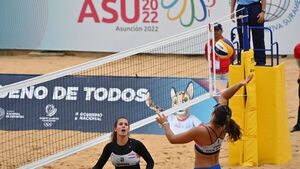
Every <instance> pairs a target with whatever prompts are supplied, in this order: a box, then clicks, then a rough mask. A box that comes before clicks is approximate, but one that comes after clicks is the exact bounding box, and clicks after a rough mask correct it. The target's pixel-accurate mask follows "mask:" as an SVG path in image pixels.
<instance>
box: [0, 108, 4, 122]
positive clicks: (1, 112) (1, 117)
mask: <svg viewBox="0 0 300 169" xmlns="http://www.w3.org/2000/svg"><path fill="white" fill-rule="evenodd" d="M4 116H5V110H4V109H3V108H1V107H0V120H1V119H3V118H4Z"/></svg>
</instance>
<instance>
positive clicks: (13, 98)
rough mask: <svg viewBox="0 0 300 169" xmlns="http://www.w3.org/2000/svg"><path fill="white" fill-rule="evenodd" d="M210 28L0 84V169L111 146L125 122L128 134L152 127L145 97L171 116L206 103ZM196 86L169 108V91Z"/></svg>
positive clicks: (30, 165)
mask: <svg viewBox="0 0 300 169" xmlns="http://www.w3.org/2000/svg"><path fill="white" fill-rule="evenodd" d="M210 37H211V33H209V29H208V26H204V27H200V28H197V29H193V30H190V31H187V32H184V33H181V34H178V35H175V36H172V37H168V38H165V39H162V40H159V41H156V42H152V43H149V44H146V45H143V46H140V47H137V48H133V49H130V50H126V51H122V52H119V53H116V54H112V55H110V56H107V57H104V58H99V59H96V60H93V61H90V62H87V63H83V64H80V65H77V66H73V67H70V68H66V69H63V70H59V71H56V72H53V73H49V74H45V75H41V76H35V77H32V76H26V77H25V78H24V77H23V78H21V81H13V82H14V83H12V82H11V81H9V82H1V83H2V84H1V85H2V87H1V88H0V117H1V118H0V126H1V130H0V136H1V144H0V167H1V168H18V167H21V166H23V168H36V167H40V166H42V165H45V164H47V163H50V162H52V161H55V160H57V159H60V158H63V157H66V156H68V155H71V154H74V153H76V152H78V151H80V150H83V149H86V148H88V147H91V146H94V145H96V144H99V143H101V142H103V141H106V140H108V139H109V138H110V134H111V133H110V132H111V131H112V128H113V123H114V121H115V120H116V119H117V118H118V117H119V116H126V117H127V118H128V119H129V121H130V123H131V124H132V125H131V130H134V129H137V128H141V127H143V126H145V125H147V124H150V123H152V122H154V121H155V113H154V112H153V111H152V110H151V109H149V107H147V105H146V104H145V101H146V98H147V97H146V96H147V93H151V97H152V98H153V100H155V101H156V102H157V103H158V104H159V105H161V106H162V107H163V108H164V110H165V111H164V113H166V114H171V113H173V112H176V111H178V110H182V109H185V108H188V107H191V106H192V105H195V104H197V103H199V102H201V101H203V100H205V99H208V98H210V97H211V95H210V92H211V91H212V75H211V72H210V70H209V65H210V63H209V61H208V60H207V59H206V58H205V57H204V56H203V54H204V48H205V44H206V43H207V42H208V39H210ZM191 82H192V83H193V84H194V97H193V99H191V100H189V101H188V102H184V103H183V104H180V105H178V106H175V107H171V105H172V104H171V101H170V94H169V93H170V88H171V87H175V88H176V89H178V90H184V89H185V88H186V86H187V85H188V83H191Z"/></svg>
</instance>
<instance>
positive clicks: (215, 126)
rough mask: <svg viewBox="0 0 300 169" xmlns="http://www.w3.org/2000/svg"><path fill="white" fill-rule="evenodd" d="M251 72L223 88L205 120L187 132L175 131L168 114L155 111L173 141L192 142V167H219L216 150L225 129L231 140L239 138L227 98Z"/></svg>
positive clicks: (200, 168)
mask: <svg viewBox="0 0 300 169" xmlns="http://www.w3.org/2000/svg"><path fill="white" fill-rule="evenodd" d="M252 78H253V75H250V76H248V78H247V79H246V80H244V81H241V82H240V83H237V84H236V85H234V86H232V87H229V88H227V89H226V90H225V91H223V92H222V94H221V96H220V98H219V103H218V104H217V105H216V106H215V108H214V110H213V112H212V118H211V120H210V122H209V123H208V124H205V125H199V126H198V127H195V128H192V129H190V130H188V131H186V132H183V133H180V134H177V135H175V134H174V133H173V132H172V130H171V129H170V126H169V124H168V121H167V118H166V117H165V116H164V115H163V114H160V113H158V117H157V118H156V120H157V122H158V123H160V124H161V125H162V126H163V128H164V130H165V134H166V136H167V139H168V140H169V142H170V143H172V144H182V143H188V142H191V141H194V142H195V169H220V168H221V166H220V164H219V151H220V149H221V144H222V142H223V139H224V137H225V134H226V133H228V137H229V139H230V140H231V141H237V140H239V139H240V138H241V131H240V127H239V126H238V125H237V124H236V123H235V122H234V120H232V119H231V115H232V113H231V110H230V108H229V107H228V105H227V102H228V100H229V99H230V98H231V97H232V96H233V95H234V94H235V93H236V92H237V91H238V90H239V89H240V88H241V87H242V86H246V85H247V84H248V83H249V82H250V81H251V79H252Z"/></svg>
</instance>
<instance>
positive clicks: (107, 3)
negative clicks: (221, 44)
mask: <svg viewBox="0 0 300 169" xmlns="http://www.w3.org/2000/svg"><path fill="white" fill-rule="evenodd" d="M215 3H216V0H130V1H129V0H102V1H99V0H94V1H93V0H84V2H83V5H82V7H81V10H80V14H79V17H78V20H77V22H78V23H83V22H86V21H89V22H90V21H92V22H94V23H102V24H112V23H116V22H124V23H128V24H133V23H143V24H152V25H153V24H158V23H159V22H160V20H159V19H160V17H159V14H161V15H162V16H165V17H166V18H167V19H168V20H171V21H177V22H179V23H180V24H181V25H182V26H184V27H190V26H191V25H193V23H194V22H195V21H196V22H202V21H204V20H205V19H206V18H207V17H208V15H209V14H208V9H209V8H211V7H213V6H214V5H215ZM160 7H161V10H160V13H159V8H160Z"/></svg>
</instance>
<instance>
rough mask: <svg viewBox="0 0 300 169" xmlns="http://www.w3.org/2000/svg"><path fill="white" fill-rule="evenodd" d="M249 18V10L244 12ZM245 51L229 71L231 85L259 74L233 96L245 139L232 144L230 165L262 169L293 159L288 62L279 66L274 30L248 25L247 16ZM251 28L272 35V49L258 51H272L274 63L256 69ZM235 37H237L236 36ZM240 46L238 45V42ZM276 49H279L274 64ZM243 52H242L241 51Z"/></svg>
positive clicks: (234, 108)
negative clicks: (286, 86) (288, 108)
mask: <svg viewBox="0 0 300 169" xmlns="http://www.w3.org/2000/svg"><path fill="white" fill-rule="evenodd" d="M244 12H245V13H244V14H245V16H247V11H246V10H244ZM234 29H243V49H239V48H237V50H238V51H239V50H240V51H241V55H240V57H239V58H238V64H236V65H231V66H230V68H229V85H233V84H235V83H237V82H239V81H241V80H243V79H245V77H247V76H248V75H249V74H255V75H254V79H253V80H252V81H251V82H250V83H249V84H248V85H247V86H246V87H245V88H241V89H240V90H239V91H238V93H237V95H243V96H244V97H233V98H232V99H231V100H230V103H229V105H230V107H231V109H232V111H233V119H234V120H235V121H236V122H237V123H238V124H239V125H240V127H241V128H242V133H243V135H242V139H241V140H239V141H237V142H234V143H229V164H230V165H240V166H259V165H263V164H283V163H287V162H288V161H290V160H291V158H292V151H291V143H290V132H289V124H288V111H287V101H286V91H285V73H284V71H285V63H279V57H278V43H273V35H272V31H271V29H269V28H267V27H251V26H248V23H247V17H244V18H243V26H242V27H241V28H238V27H235V28H233V29H232V32H233V30H234ZM250 29H265V30H268V31H269V32H270V37H271V41H270V42H271V48H270V49H255V50H265V51H270V52H271V64H270V65H266V66H255V61H254V50H253V49H250V34H249V30H250ZM232 35H233V34H232ZM235 44H236V43H235ZM273 46H276V52H277V53H276V62H275V63H274V62H273V60H274V53H273V50H274V49H273ZM238 53H239V52H238Z"/></svg>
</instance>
